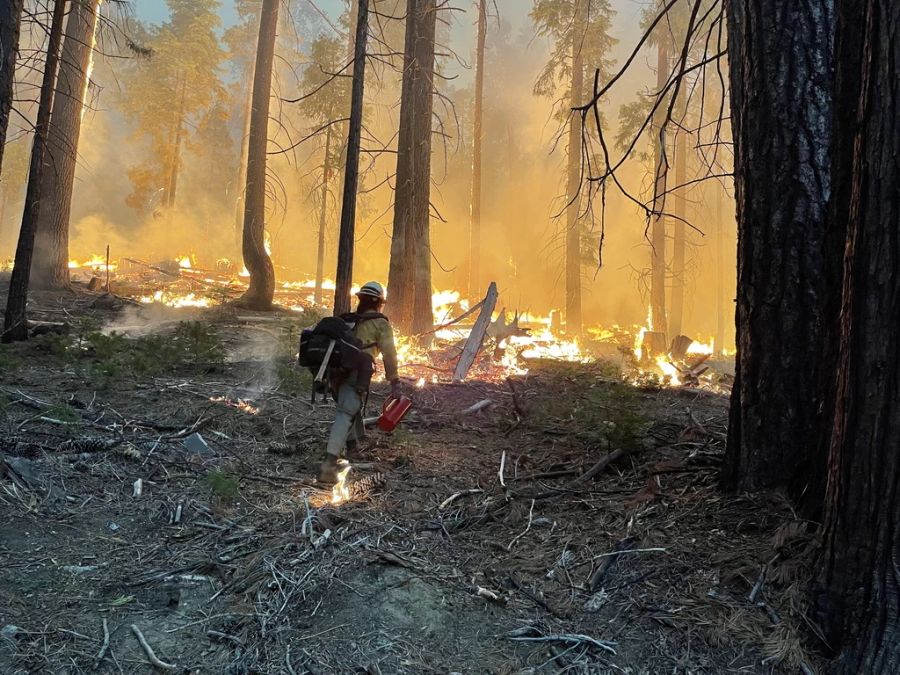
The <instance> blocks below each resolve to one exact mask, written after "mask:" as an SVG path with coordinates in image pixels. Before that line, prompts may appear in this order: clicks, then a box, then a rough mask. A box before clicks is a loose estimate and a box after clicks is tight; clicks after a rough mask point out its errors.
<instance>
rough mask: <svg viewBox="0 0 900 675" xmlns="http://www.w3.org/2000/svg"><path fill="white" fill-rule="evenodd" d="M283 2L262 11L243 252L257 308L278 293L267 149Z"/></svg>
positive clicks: (248, 303) (266, 1)
mask: <svg viewBox="0 0 900 675" xmlns="http://www.w3.org/2000/svg"><path fill="white" fill-rule="evenodd" d="M279 4H280V3H279V1H278V0H263V3H262V10H261V11H260V18H259V41H258V43H257V48H256V67H255V72H254V75H253V113H252V115H251V117H250V146H249V150H248V152H247V188H246V203H245V208H244V238H243V252H244V265H245V266H246V268H247V271H249V272H250V286H249V288H247V290H246V292H245V293H244V295H243V296H242V297H241V299H240V304H242V305H244V306H245V307H248V308H250V309H256V310H269V309H272V299H273V298H274V296H275V268H274V267H273V266H272V259H271V258H269V254H268V253H267V252H266V153H267V150H268V143H269V132H268V129H269V99H270V97H271V93H272V66H273V62H274V60H275V36H276V33H277V29H278V6H279Z"/></svg>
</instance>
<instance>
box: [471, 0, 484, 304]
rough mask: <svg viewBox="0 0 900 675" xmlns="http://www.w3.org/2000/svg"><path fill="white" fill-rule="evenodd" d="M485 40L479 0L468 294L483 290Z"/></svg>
mask: <svg viewBox="0 0 900 675" xmlns="http://www.w3.org/2000/svg"><path fill="white" fill-rule="evenodd" d="M486 41H487V0H478V39H477V41H476V43H475V110H474V113H473V115H474V121H473V129H472V203H471V212H470V224H469V289H468V290H469V293H468V295H469V297H472V298H474V297H477V296H480V295H481V294H482V293H483V292H484V288H482V285H483V283H482V282H483V280H482V278H481V187H482V180H481V168H482V167H481V164H482V157H481V148H482V145H483V141H484V138H483V135H484V129H483V126H484V125H483V123H484V50H485V42H486Z"/></svg>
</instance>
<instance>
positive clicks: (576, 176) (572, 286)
mask: <svg viewBox="0 0 900 675" xmlns="http://www.w3.org/2000/svg"><path fill="white" fill-rule="evenodd" d="M588 1H589V0H576V2H575V16H574V17H573V22H574V29H573V30H572V89H571V92H570V93H569V107H570V108H573V109H574V108H576V107H578V106H580V105H582V104H583V103H584V98H585V96H584V58H583V54H582V52H583V50H584V34H585V31H586V30H587V29H586V24H587V16H588V11H587V5H588ZM582 126H583V124H582V117H581V114H580V113H578V112H573V113H572V115H571V117H570V118H569V152H568V157H567V170H566V200H567V201H566V203H567V207H566V332H567V333H569V334H570V335H578V334H580V333H581V223H580V222H579V220H580V219H579V216H580V215H581V199H580V196H581V160H582V157H581V143H582V139H581V136H582V134H581V131H582Z"/></svg>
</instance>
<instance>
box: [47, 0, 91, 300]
mask: <svg viewBox="0 0 900 675" xmlns="http://www.w3.org/2000/svg"><path fill="white" fill-rule="evenodd" d="M99 10H100V0H74V2H73V3H72V7H71V9H70V10H69V18H68V19H67V20H66V33H65V38H64V39H63V45H62V58H61V59H60V64H59V76H58V78H57V82H56V95H55V96H54V98H53V114H52V117H51V123H50V130H49V135H48V138H47V162H46V166H45V167H44V171H43V173H42V177H41V181H42V182H43V185H42V186H41V194H42V195H44V197H43V204H42V205H41V213H40V218H39V219H38V224H37V233H36V236H35V241H34V265H33V266H32V270H31V283H32V286H33V287H35V288H57V289H58V288H65V287H67V286H68V285H69V214H70V213H71V209H72V189H73V187H74V184H75V165H76V161H77V159H78V140H79V137H80V135H81V119H82V116H83V110H84V104H85V99H86V96H87V88H88V84H89V82H88V78H89V77H90V64H91V59H92V58H93V54H92V52H93V50H94V33H95V31H96V29H97V20H98V18H99Z"/></svg>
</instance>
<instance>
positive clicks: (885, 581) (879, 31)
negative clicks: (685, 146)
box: [816, 0, 900, 675]
mask: <svg viewBox="0 0 900 675" xmlns="http://www.w3.org/2000/svg"><path fill="white" fill-rule="evenodd" d="M836 8H837V36H838V39H837V58H836V62H837V79H836V93H835V101H841V102H842V104H843V105H844V106H845V107H844V108H843V109H842V110H840V111H838V113H837V115H836V118H835V127H834V128H835V139H836V142H835V146H834V174H833V177H834V181H835V182H834V184H835V186H836V188H837V189H836V191H835V194H834V197H833V202H834V209H833V211H832V217H833V218H835V222H834V226H835V228H836V229H837V230H838V231H844V232H845V233H846V246H845V249H844V256H843V260H844V271H843V295H842V306H841V311H840V315H839V327H840V328H839V334H840V339H839V358H838V364H837V368H836V369H835V371H834V372H836V374H837V377H836V386H835V392H836V400H835V404H834V408H833V410H834V424H833V427H832V439H831V453H830V456H829V461H828V488H827V497H826V503H825V528H824V533H825V536H824V555H823V560H822V564H821V566H820V570H821V574H820V578H819V581H820V593H819V595H818V598H817V602H816V608H817V609H818V611H819V614H820V616H819V618H820V623H821V625H822V626H823V628H824V630H825V637H826V639H827V640H828V643H829V645H830V646H831V648H832V649H834V651H835V653H836V654H837V655H838V658H837V659H836V660H835V662H834V663H833V664H832V668H831V670H832V671H833V672H837V673H848V674H850V673H870V674H875V675H879V674H882V673H883V674H885V675H887V674H888V673H897V672H900V341H898V334H897V326H898V325H900V247H898V232H900V228H898V223H900V192H898V189H897V186H898V185H900V165H898V163H897V157H898V156H900V113H898V111H897V107H896V101H897V100H898V97H900V79H898V77H897V64H898V62H900V41H898V39H897V36H898V34H900V5H898V4H897V3H896V2H894V1H893V0H838V2H837V3H836ZM844 178H849V180H848V182H847V185H846V186H844V185H841V184H840V183H839V182H838V181H840V180H842V179H844ZM845 197H849V199H847V201H841V200H842V199H843V198H845ZM840 253H841V249H840V248H839V247H837V248H836V249H835V250H834V251H832V250H830V249H829V254H831V255H833V256H834V257H837V256H839V255H840Z"/></svg>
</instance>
